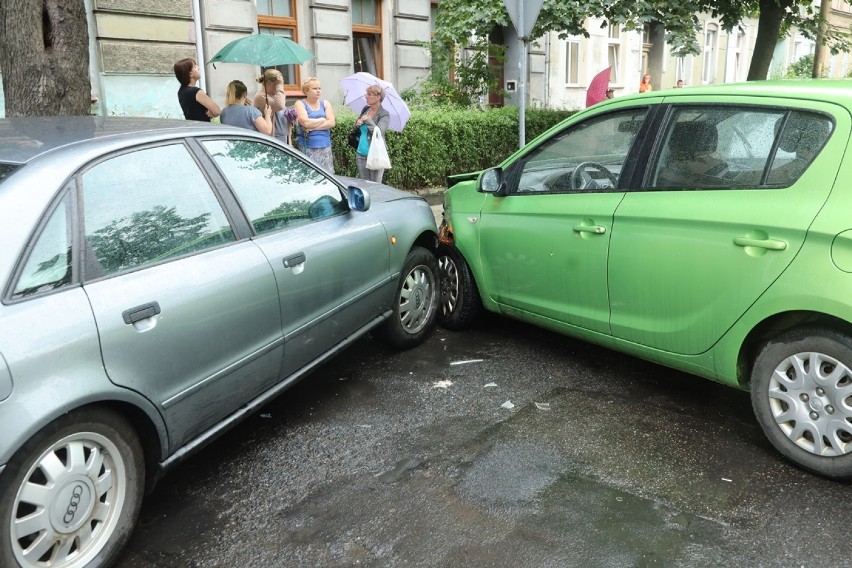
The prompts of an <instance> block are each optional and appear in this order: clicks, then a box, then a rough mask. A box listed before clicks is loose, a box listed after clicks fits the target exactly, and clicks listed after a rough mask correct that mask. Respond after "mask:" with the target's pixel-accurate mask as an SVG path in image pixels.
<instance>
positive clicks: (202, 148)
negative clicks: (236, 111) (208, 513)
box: [0, 117, 437, 568]
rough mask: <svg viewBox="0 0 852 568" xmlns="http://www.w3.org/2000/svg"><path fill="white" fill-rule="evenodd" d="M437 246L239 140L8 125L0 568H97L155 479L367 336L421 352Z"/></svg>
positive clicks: (349, 186)
mask: <svg viewBox="0 0 852 568" xmlns="http://www.w3.org/2000/svg"><path fill="white" fill-rule="evenodd" d="M435 244H436V227H435V222H434V218H433V215H432V211H431V210H430V208H429V206H428V204H427V203H426V202H425V201H424V200H423V199H421V198H419V197H416V196H412V195H410V194H408V193H405V192H401V191H398V190H395V189H393V188H390V187H388V186H384V185H380V184H372V183H367V182H360V181H358V180H353V179H348V178H337V177H334V176H331V175H328V174H327V173H325V172H324V171H322V170H321V169H320V168H319V167H318V166H316V165H315V164H313V163H312V162H310V161H309V160H308V159H307V158H306V157H304V156H303V155H301V154H298V153H296V152H295V151H293V150H292V149H291V148H285V147H283V146H281V145H279V144H278V143H277V142H275V141H274V140H273V139H272V138H270V137H266V136H263V135H260V134H257V133H254V132H250V131H248V130H244V129H238V128H229V127H224V126H219V125H203V124H200V123H190V122H187V121H172V120H152V119H114V118H103V117H51V118H49V119H8V120H2V121H0V284H1V285H2V286H0V289H2V305H0V432H3V435H2V437H0V565H2V566H15V565H20V566H23V567H25V568H34V567H36V566H55V567H58V566H61V567H63V568H82V567H84V566H103V565H107V564H109V563H110V562H112V561H114V560H115V558H116V556H117V554H118V552H119V551H120V549H121V547H122V545H123V544H124V543H125V542H126V540H127V539H128V538H129V536H130V534H131V532H132V529H133V525H134V523H135V520H136V518H137V516H138V512H139V507H140V504H141V500H142V495H143V492H144V490H145V489H146V487H147V488H148V489H150V488H152V486H153V484H154V482H155V481H156V480H157V478H158V477H159V476H160V475H161V473H162V472H164V471H166V470H167V469H168V468H170V467H171V466H173V465H175V464H177V463H178V462H180V461H181V460H183V459H184V458H185V457H187V456H189V455H191V454H193V453H194V452H195V451H196V450H198V449H200V448H201V447H203V446H204V445H206V444H207V443H208V442H210V441H211V440H212V439H213V438H215V437H216V436H218V435H219V434H221V433H222V432H224V431H225V430H227V429H229V428H230V427H232V426H233V425H235V424H236V423H238V422H240V421H241V420H243V419H244V418H246V417H247V416H249V415H250V414H251V413H252V412H254V411H255V410H256V409H258V408H259V407H260V406H262V405H263V404H265V403H266V402H268V401H269V400H271V399H272V398H274V397H275V396H277V395H278V394H280V393H281V392H283V391H284V390H285V389H286V388H288V387H289V386H290V385H291V384H293V383H294V382H295V381H297V380H298V379H300V378H302V377H303V376H304V375H306V374H307V373H309V372H310V371H311V370H312V369H314V368H315V367H316V366H318V365H320V364H321V363H323V362H324V361H326V360H328V359H329V358H331V357H333V356H334V355H335V354H337V353H339V352H340V351H341V350H342V349H344V348H345V347H346V346H347V345H350V344H351V343H352V342H354V341H356V340H357V339H358V338H359V337H361V336H363V335H364V334H366V333H368V332H369V331H370V330H374V329H380V330H381V332H382V334H383V336H384V337H385V338H386V339H387V341H388V342H389V343H390V344H391V345H393V346H395V347H398V348H408V347H413V346H415V345H418V344H420V343H421V342H422V341H423V340H424V339H425V338H426V337H427V336H428V335H429V333H430V332H431V331H432V328H433V324H434V320H435V311H436V310H435V308H436V302H437V292H436V290H437V287H436V282H437V280H436V279H437V264H436V260H435V256H434V249H435Z"/></svg>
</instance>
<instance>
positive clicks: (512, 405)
mask: <svg viewBox="0 0 852 568" xmlns="http://www.w3.org/2000/svg"><path fill="white" fill-rule="evenodd" d="M500 407H501V408H507V409H509V410H512V409H513V408H515V405H514V404H512V401H511V400H507V401H506V402H504V403H503V404H501V405H500Z"/></svg>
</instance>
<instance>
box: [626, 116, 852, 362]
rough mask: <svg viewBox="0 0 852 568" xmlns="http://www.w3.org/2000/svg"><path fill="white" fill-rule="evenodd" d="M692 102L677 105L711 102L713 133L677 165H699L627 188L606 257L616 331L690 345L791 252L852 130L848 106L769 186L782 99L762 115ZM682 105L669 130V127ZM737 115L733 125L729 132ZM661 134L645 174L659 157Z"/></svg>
mask: <svg viewBox="0 0 852 568" xmlns="http://www.w3.org/2000/svg"><path fill="white" fill-rule="evenodd" d="M825 107H826V110H828V108H829V105H825ZM697 108H698V110H699V112H698V113H695V112H694V111H695V109H696V107H690V108H689V109H688V110H686V111H684V113H680V114H684V115H686V114H689V113H692V115H691V116H692V118H691V119H690V120H692V119H693V118H695V119H696V120H704V119H707V118H709V115H710V114H712V115H713V117H714V119H713V120H710V122H712V123H713V124H714V125H715V126H716V127H717V128H716V131H717V132H714V133H712V138H713V140H712V143H711V142H708V139H709V137H702V139H696V138H695V136H693V137H691V138H690V139H689V140H688V141H687V142H686V143H687V144H688V145H689V148H690V151H701V152H705V151H706V156H704V155H702V156H686V157H685V158H684V159H683V165H685V166H688V167H695V166H696V165H697V166H700V167H701V168H702V170H703V171H702V172H700V173H693V174H692V175H685V174H684V172H685V169H683V168H680V169H679V175H681V176H683V177H680V178H677V177H674V176H672V177H666V175H664V173H661V175H659V176H656V175H651V176H650V177H649V179H651V183H652V186H653V184H655V183H659V187H656V188H654V187H652V188H649V189H651V190H647V191H643V192H632V193H628V194H627V195H626V196H625V198H624V201H623V202H622V203H621V205H619V207H618V209H617V210H616V212H615V221H614V227H613V235H612V240H611V245H610V263H609V290H610V303H611V311H612V332H613V335H615V336H617V337H620V338H623V339H627V340H629V341H633V342H636V343H640V344H642V345H647V346H650V347H653V348H656V349H661V350H664V351H669V352H674V353H680V354H689V355H692V354H698V353H702V352H704V351H706V350H707V349H709V348H710V347H711V346H712V345H713V344H714V343H715V342H716V341H718V340H719V338H720V337H721V336H722V335H723V334H724V333H725V331H726V330H728V329H729V328H730V327H731V325H733V324H734V322H735V321H736V320H737V319H738V318H739V317H740V316H741V315H742V314H743V313H744V312H745V311H746V310H747V309H748V307H749V306H750V305H752V304H753V303H754V302H755V301H756V300H757V299H758V298H759V297H760V295H761V294H763V292H764V291H765V290H766V289H767V288H768V287H769V286H771V285H772V283H773V282H774V281H775V279H776V278H778V276H779V275H780V274H781V273H782V272H783V271H784V270H785V268H786V267H787V266H788V265H789V264H790V262H791V261H792V260H793V258H794V257H795V255H796V254H797V253H798V251H799V249H800V247H801V246H802V243H803V242H804V239H805V236H806V234H807V230H808V227H809V226H810V224H811V222H812V221H813V219H814V218H815V216H816V214H817V213H818V211H819V209H820V208H821V207H822V205H823V203H824V202H825V199H826V198H827V196H828V193H829V191H830V190H831V187H832V184H833V180H834V178H835V176H836V175H837V168H838V165H839V160H838V159H837V154H836V152H842V151H843V147H844V146H845V140H846V139H847V138H848V136H849V120H848V116H847V117H841V119H840V120H838V122H837V124H836V130H835V133H834V135H833V136H832V138H831V139H830V140H829V142H828V145H827V146H826V149H825V151H824V152H823V153H822V154H821V155H820V156H819V157H817V158H816V161H815V162H813V164H812V165H811V167H809V168H808V169H807V170H806V171H805V173H804V174H803V175H801V177H799V178H798V179H797V180H796V181H795V183H793V184H792V185H790V186H789V187H777V184H775V186H773V183H772V180H773V178H774V177H777V178H778V179H780V177H781V176H774V174H773V173H772V172H773V171H775V170H776V165H777V164H778V163H781V162H790V161H791V159H792V158H791V156H781V154H782V153H783V148H784V146H785V144H784V143H783V141H782V144H781V145H780V146H779V148H781V149H779V150H778V151H777V153H775V154H773V149H774V148H775V146H774V145H773V141H774V140H775V137H776V136H777V134H778V132H779V131H780V129H781V128H782V125H783V124H784V120H786V119H785V117H786V116H787V115H786V114H785V111H784V109H783V108H773V109H771V113H769V114H763V115H761V116H758V114H760V113H762V112H763V110H762V109H760V108H757V107H743V108H744V109H745V111H744V112H739V111H736V109H734V112H730V109H726V108H725V107H720V106H719V105H718V104H716V105H714V106H708V107H707V109H709V110H708V112H703V111H701V107H700V106H699V107H697ZM678 116H679V111H678V112H676V113H675V114H674V115H673V122H672V124H671V126H670V128H669V129H668V131H669V132H676V130H677V128H676V126H675V125H676V124H677V122H678V120H677V117H678ZM696 117H699V118H696ZM790 124H792V121H790ZM734 127H735V129H736V130H738V131H739V133H736V132H734V133H733V135H732V130H733V129H734ZM703 129H704V128H703V127H702V128H700V129H698V128H694V127H692V126H690V131H694V132H698V131H699V130H703ZM717 137H718V142H717V141H716V138H717ZM676 138H677V136H676V135H675V136H672V137H670V138H669V139H670V140H675V139H676ZM782 140H783V137H782ZM668 144H669V143H668V142H667V143H666V144H664V145H663V146H662V149H661V152H660V157H658V158H657V160H656V164H657V166H655V168H652V174H653V172H654V171H659V172H662V171H663V170H664V169H665V168H666V167H667V162H666V155H667V152H668V150H667V148H666V145H668ZM723 144H724V146H723ZM817 147H819V146H817ZM746 150H747V151H746ZM678 153H679V152H678V151H677V149H674V150H672V151H671V152H668V155H671V156H674V155H676V154H678ZM831 154H834V156H832V155H831ZM772 155H774V156H775V160H774V163H775V165H773V162H771V161H769V157H770V156H772ZM720 162H721V163H722V164H723V165H721V166H720V165H719V163H720ZM793 163H795V162H793ZM711 164H714V165H712V166H711ZM767 164H768V166H767ZM707 166H710V167H709V169H708V168H707ZM799 171H801V170H799ZM766 172H769V174H770V175H768V177H764V176H765V175H766ZM785 179H786V176H785ZM749 184H751V186H749ZM761 184H763V185H761Z"/></svg>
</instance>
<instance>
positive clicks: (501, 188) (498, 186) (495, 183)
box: [476, 168, 506, 195]
mask: <svg viewBox="0 0 852 568" xmlns="http://www.w3.org/2000/svg"><path fill="white" fill-rule="evenodd" d="M476 190H477V191H481V192H482V193H494V194H497V195H502V194H504V193H505V192H506V181H505V180H504V179H503V170H502V168H490V169H487V170H485V171H484V172H482V175H480V176H479V183H478V184H477V188H476Z"/></svg>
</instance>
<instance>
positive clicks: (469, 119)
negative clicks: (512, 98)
mask: <svg viewBox="0 0 852 568" xmlns="http://www.w3.org/2000/svg"><path fill="white" fill-rule="evenodd" d="M573 112H574V111H565V110H541V109H526V113H525V114H526V133H525V134H526V139H527V141H530V140H532V139H533V138H535V137H536V136H538V135H539V134H541V133H542V132H544V131H545V130H547V129H548V128H550V127H551V126H553V125H554V124H556V123H558V122H560V121H562V120H564V119H565V118H567V117H569V116H571V114H573ZM335 114H336V115H337V126H335V127H334V129H333V130H332V132H331V140H332V143H331V144H332V150H333V152H334V168H335V171H336V173H337V174H338V175H345V176H352V177H357V175H358V171H357V169H356V167H355V151H354V150H353V149H352V148H350V147H349V145H348V144H347V143H346V137H347V135H348V134H349V131H350V130H351V129H352V126H353V124H354V123H355V120H356V118H357V117H356V116H355V114H354V113H351V112H348V110H346V109H344V110H343V111H342V112H341V111H338V112H336V113H335ZM387 144H388V153H389V154H390V159H391V164H392V165H393V167H392V168H391V169H390V170H387V171H386V172H385V175H384V179H383V181H384V183H386V184H388V185H392V186H394V187H398V188H400V189H408V190H411V189H420V188H425V187H443V186H444V184H445V183H446V177H447V176H448V175H453V174H460V173H465V172H472V171H477V170H481V169H484V168H488V167H491V166H495V165H497V164H499V163H500V162H502V161H503V160H504V159H505V158H506V157H508V156H509V155H510V154H512V153H513V152H514V151H515V150H517V149H518V108H517V107H503V108H498V109H486V110H446V109H428V110H414V111H412V113H411V118H410V119H409V121H408V123H407V124H406V125H405V130H403V131H402V132H393V131H388V133H387Z"/></svg>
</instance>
